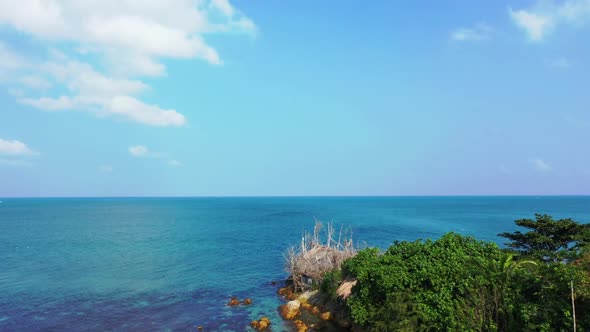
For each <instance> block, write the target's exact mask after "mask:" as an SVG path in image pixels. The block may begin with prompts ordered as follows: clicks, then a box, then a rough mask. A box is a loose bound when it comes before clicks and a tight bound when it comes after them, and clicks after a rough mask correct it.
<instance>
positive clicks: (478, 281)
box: [321, 215, 590, 331]
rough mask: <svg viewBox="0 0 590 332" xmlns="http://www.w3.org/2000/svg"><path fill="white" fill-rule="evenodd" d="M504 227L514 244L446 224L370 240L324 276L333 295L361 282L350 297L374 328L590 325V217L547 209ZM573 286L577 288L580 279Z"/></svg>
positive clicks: (352, 310)
mask: <svg viewBox="0 0 590 332" xmlns="http://www.w3.org/2000/svg"><path fill="white" fill-rule="evenodd" d="M536 217H537V218H536V221H535V220H529V219H523V220H518V221H516V223H517V224H518V225H519V226H523V227H525V228H528V229H529V230H530V231H528V232H526V233H521V232H515V233H503V234H500V235H501V236H503V237H506V238H507V239H509V240H511V241H512V242H510V243H509V244H508V246H509V247H510V248H513V249H516V250H518V252H519V255H515V254H514V253H512V252H508V251H506V250H502V249H501V248H500V247H498V246H497V245H496V244H494V243H489V242H482V241H477V240H475V239H474V238H472V237H467V236H461V235H458V234H454V233H448V234H445V235H444V236H442V237H441V238H440V239H438V240H436V241H432V240H426V241H421V240H418V241H414V242H407V241H403V242H394V243H393V245H392V246H391V247H389V249H387V251H385V252H384V253H380V252H379V250H378V249H375V248H369V249H365V250H362V251H360V252H359V253H358V254H357V255H356V256H355V257H353V258H350V259H348V260H346V261H345V262H344V264H343V266H342V270H339V271H333V272H331V273H329V274H326V275H325V278H324V282H323V284H322V286H321V290H322V291H323V292H324V293H327V294H334V290H335V288H336V287H337V284H338V283H339V282H340V281H341V280H342V279H343V277H349V278H354V279H356V280H357V281H358V283H357V284H356V286H355V287H354V288H353V289H352V293H351V294H350V296H349V297H348V299H347V300H346V308H347V311H348V313H349V315H350V317H351V319H352V320H353V321H354V323H355V324H356V325H358V326H362V327H364V328H366V329H367V330H371V331H573V329H574V319H573V310H572V291H573V295H574V296H575V308H576V310H575V314H576V323H577V329H578V331H586V330H588V329H590V255H589V253H588V243H590V242H589V241H588V239H589V237H588V234H589V226H588V225H583V224H579V223H577V222H575V221H573V220H571V219H562V220H557V221H554V220H553V219H551V217H549V216H546V215H537V216H536ZM572 286H573V288H572Z"/></svg>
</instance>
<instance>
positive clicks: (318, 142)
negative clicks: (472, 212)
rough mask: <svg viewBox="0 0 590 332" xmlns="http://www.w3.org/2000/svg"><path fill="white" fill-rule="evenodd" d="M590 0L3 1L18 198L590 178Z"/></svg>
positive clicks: (7, 107) (5, 80)
mask: <svg viewBox="0 0 590 332" xmlns="http://www.w3.org/2000/svg"><path fill="white" fill-rule="evenodd" d="M588 41H590V0H566V1H506V2H502V1H493V2H492V1H489V2H485V3H482V2H474V1H444V2H442V1H405V2H402V1H382V2H379V1H373V2H362V3H361V2H352V1H351V2H342V1H290V2H288V1H232V2H231V3H229V2H227V1H224V0H212V1H191V0H174V1H170V0H153V1H131V0H126V1H119V0H117V1H114V0H103V1H96V2H88V3H86V5H85V6H81V5H80V2H78V1H74V0H70V1H66V0H62V1H58V0H45V1H38V0H21V1H19V5H18V6H15V5H14V2H13V1H8V0H0V105H1V106H0V196H5V197H6V196H169V195H172V196H250V195H264V196H266V195H486V194H489V195H511V194H513V195H521V194H533V195H541V194H590V149H589V147H588V146H589V144H588V143H589V142H590V109H589V107H590V106H589V105H590V93H589V92H588V87H589V86H590V75H589V74H590V70H589V69H590V67H589V64H590V63H589V61H590V60H589V59H590V56H589V55H590V43H589V42H588Z"/></svg>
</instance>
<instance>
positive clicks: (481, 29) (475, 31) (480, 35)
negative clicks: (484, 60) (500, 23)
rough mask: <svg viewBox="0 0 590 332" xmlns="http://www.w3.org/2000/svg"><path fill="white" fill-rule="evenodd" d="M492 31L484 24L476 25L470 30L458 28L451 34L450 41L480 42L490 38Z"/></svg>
mask: <svg viewBox="0 0 590 332" xmlns="http://www.w3.org/2000/svg"><path fill="white" fill-rule="evenodd" d="M492 32H493V29H492V27H491V26H489V25H487V24H486V23H477V24H476V25H475V26H473V27H470V28H464V27H463V28H458V29H456V30H454V31H453V32H452V33H451V39H452V40H454V41H457V42H469V41H481V40H486V39H489V38H490V35H491V33H492Z"/></svg>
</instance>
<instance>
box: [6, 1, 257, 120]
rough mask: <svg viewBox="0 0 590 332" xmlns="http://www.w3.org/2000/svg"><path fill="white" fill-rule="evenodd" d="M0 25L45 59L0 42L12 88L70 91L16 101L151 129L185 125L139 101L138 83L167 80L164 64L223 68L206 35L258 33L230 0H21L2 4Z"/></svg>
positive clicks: (140, 87) (168, 112)
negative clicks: (31, 43) (176, 61)
mask: <svg viewBox="0 0 590 332" xmlns="http://www.w3.org/2000/svg"><path fill="white" fill-rule="evenodd" d="M164 13H165V14H164ZM0 25H5V26H9V27H11V28H13V29H14V30H16V31H18V32H19V33H21V34H22V36H23V38H27V37H26V36H28V37H29V38H31V39H34V40H35V41H36V43H37V45H44V46H45V47H46V48H47V54H45V55H44V54H40V52H37V53H38V54H37V55H36V58H35V60H32V59H26V58H25V57H23V56H21V55H19V54H17V53H15V52H14V51H13V50H12V49H11V48H9V47H8V46H6V45H4V44H0V73H1V71H2V69H3V68H5V69H6V68H9V69H10V70H12V71H16V72H17V74H16V75H11V76H13V77H15V79H14V81H15V83H19V84H24V85H26V86H28V87H30V88H33V89H43V88H45V89H47V88H48V87H50V86H51V84H57V85H58V88H59V87H65V89H66V90H67V91H68V93H63V92H62V93H61V94H60V95H41V96H39V95H37V96H34V95H26V96H23V97H22V98H20V101H21V102H23V103H24V104H28V105H31V106H34V107H37V108H40V109H44V110H58V109H59V110H80V111H88V112H93V113H96V114H99V115H100V116H110V115H115V116H117V117H122V118H126V119H128V120H131V121H135V122H139V123H143V124H147V125H153V126H181V125H184V124H185V123H186V119H185V117H184V116H183V115H182V114H180V113H178V112H177V111H176V110H174V109H170V108H160V107H159V106H157V105H150V104H147V103H145V102H143V101H141V100H140V97H139V94H141V93H142V92H145V91H146V90H147V89H148V88H149V87H148V86H147V85H146V84H145V83H143V82H142V81H140V80H138V77H142V76H163V75H165V74H166V67H165V65H164V63H163V60H165V59H195V58H196V59H202V60H204V61H206V62H208V63H210V64H213V65H221V64H222V63H223V60H222V59H221V56H220V55H219V53H218V52H217V50H216V49H215V48H214V47H212V46H211V45H209V44H208V43H207V41H206V40H205V37H206V36H208V35H210V34H213V33H219V32H236V33H246V34H254V33H255V32H256V29H257V28H256V25H255V24H254V23H253V22H252V20H250V19H249V18H248V17H246V16H245V15H244V14H243V13H242V12H241V11H240V10H238V9H237V8H235V7H233V6H232V5H231V4H230V3H229V2H228V1H227V0H150V1H137V0H102V1H78V0H22V1H20V2H19V5H18V6H15V5H14V2H13V1H10V0H0ZM56 45H58V46H59V47H61V48H60V49H56V48H55V47H56ZM64 45H65V46H64ZM41 53H42V52H41ZM96 63H98V64H101V65H103V66H104V67H99V66H97V65H96ZM31 72H35V73H39V74H40V76H31V75H30V73H31ZM45 77H47V78H48V79H49V80H47V79H46V78H45ZM56 90H60V89H56Z"/></svg>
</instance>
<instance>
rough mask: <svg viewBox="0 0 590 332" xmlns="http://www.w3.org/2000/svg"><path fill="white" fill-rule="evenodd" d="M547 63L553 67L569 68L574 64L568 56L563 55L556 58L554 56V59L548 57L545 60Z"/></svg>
mask: <svg viewBox="0 0 590 332" xmlns="http://www.w3.org/2000/svg"><path fill="white" fill-rule="evenodd" d="M546 63H547V65H549V66H550V67H555V68H563V69H566V68H570V67H572V66H573V65H574V62H573V61H572V60H570V59H568V58H565V57H558V58H554V59H548V60H547V61H546Z"/></svg>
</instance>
